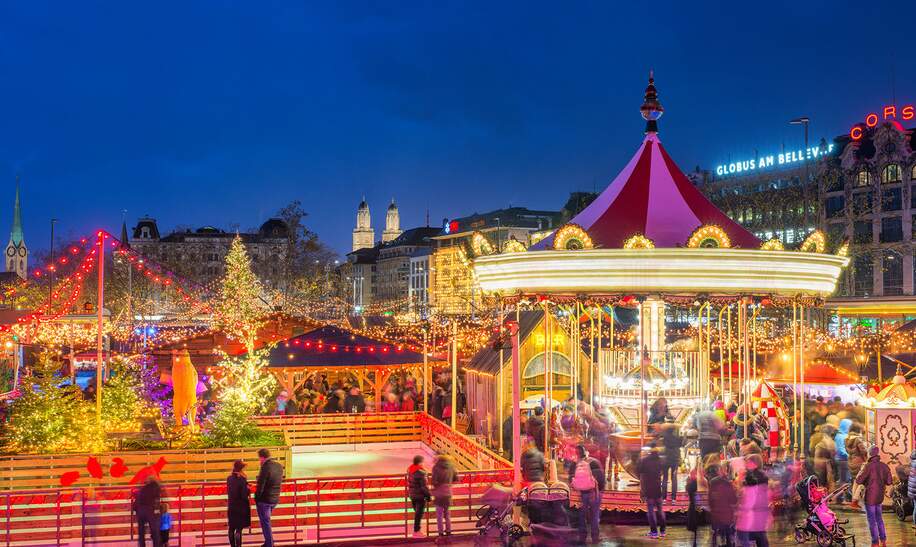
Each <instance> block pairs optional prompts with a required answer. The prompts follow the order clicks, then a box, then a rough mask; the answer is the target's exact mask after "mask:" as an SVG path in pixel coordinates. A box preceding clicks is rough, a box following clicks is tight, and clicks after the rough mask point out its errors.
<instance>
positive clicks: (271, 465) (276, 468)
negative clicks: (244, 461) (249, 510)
mask: <svg viewBox="0 0 916 547" xmlns="http://www.w3.org/2000/svg"><path fill="white" fill-rule="evenodd" d="M258 459H259V460H261V470H260V471H259V472H258V481H257V488H256V489H255V492H254V502H255V506H256V507H257V509H258V520H259V521H260V522H261V532H262V533H263V534H264V547H273V545H274V537H273V531H272V530H271V528H270V513H271V512H272V511H273V510H274V507H276V506H277V504H278V503H280V486H281V485H282V484H283V466H282V465H280V464H279V463H277V461H276V460H274V459H273V458H271V457H270V450H267V449H266V448H262V449H260V450H258Z"/></svg>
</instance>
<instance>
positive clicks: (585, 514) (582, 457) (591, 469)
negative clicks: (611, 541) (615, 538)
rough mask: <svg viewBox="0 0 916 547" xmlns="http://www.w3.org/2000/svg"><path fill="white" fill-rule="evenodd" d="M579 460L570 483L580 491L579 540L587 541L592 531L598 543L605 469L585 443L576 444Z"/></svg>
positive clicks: (593, 540)
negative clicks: (591, 454)
mask: <svg viewBox="0 0 916 547" xmlns="http://www.w3.org/2000/svg"><path fill="white" fill-rule="evenodd" d="M576 455H577V456H578V461H576V465H575V467H574V468H573V472H572V474H571V476H570V478H569V485H570V486H572V487H573V488H575V489H576V490H577V491H578V492H579V496H580V498H581V500H582V507H581V508H580V509H579V542H580V543H585V542H586V539H587V538H588V532H589V531H591V536H592V543H598V537H599V536H600V534H601V530H600V528H599V524H600V521H601V493H602V492H604V487H605V478H604V470H602V469H601V464H600V463H598V460H596V459H595V458H592V457H591V456H589V455H588V450H586V448H585V445H584V444H580V445H578V446H576Z"/></svg>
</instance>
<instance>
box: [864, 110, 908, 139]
mask: <svg viewBox="0 0 916 547" xmlns="http://www.w3.org/2000/svg"><path fill="white" fill-rule="evenodd" d="M914 114H916V111H914V110H913V105H911V104H906V105H903V106H901V107H900V108H899V109H898V108H897V105H894V104H889V105H887V106H885V107H884V108H882V109H881V114H878V113H877V112H871V113H869V114H868V115H867V116H865V121H864V122H862V123H857V124H855V125H854V126H852V129H850V130H849V137H850V138H851V139H852V140H854V141H857V140H859V139H861V138H862V135H863V134H865V129H866V128H869V129H871V128H872V127H875V126H876V125H878V122H880V121H881V120H884V121H886V122H891V123H893V124H894V125H895V126H896V127H897V129H898V130H900V131H903V126H902V125H900V121H909V120H912V119H913V116H914Z"/></svg>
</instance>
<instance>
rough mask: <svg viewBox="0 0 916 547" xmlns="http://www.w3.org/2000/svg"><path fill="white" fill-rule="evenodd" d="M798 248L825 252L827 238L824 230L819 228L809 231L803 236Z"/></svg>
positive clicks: (806, 251)
mask: <svg viewBox="0 0 916 547" xmlns="http://www.w3.org/2000/svg"><path fill="white" fill-rule="evenodd" d="M798 250H799V251H801V252H803V253H825V252H827V238H826V237H825V236H824V232H822V231H820V230H814V231H813V232H811V234H810V235H809V236H808V237H806V238H805V241H803V242H802V244H801V246H799V248H798ZM847 252H848V249H847ZM840 256H843V255H840Z"/></svg>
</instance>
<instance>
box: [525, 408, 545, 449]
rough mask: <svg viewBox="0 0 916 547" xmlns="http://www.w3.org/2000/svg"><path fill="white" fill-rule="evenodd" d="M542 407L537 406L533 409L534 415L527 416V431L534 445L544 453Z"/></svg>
mask: <svg viewBox="0 0 916 547" xmlns="http://www.w3.org/2000/svg"><path fill="white" fill-rule="evenodd" d="M544 427H545V426H544V408H543V407H537V408H535V409H534V416H532V417H530V418H528V426H527V431H526V433H528V436H529V437H531V441H532V442H534V446H536V447H537V448H538V450H540V451H541V453H542V454H544V453H545V452H544Z"/></svg>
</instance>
